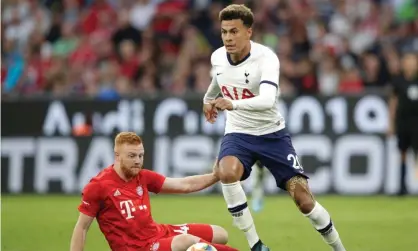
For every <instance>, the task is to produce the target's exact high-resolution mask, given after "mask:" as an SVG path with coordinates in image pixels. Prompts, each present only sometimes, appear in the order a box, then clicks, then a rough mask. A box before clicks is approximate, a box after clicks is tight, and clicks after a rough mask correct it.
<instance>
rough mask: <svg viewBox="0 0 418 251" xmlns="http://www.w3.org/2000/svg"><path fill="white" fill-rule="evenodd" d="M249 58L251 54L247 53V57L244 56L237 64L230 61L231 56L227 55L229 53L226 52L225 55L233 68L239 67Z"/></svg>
mask: <svg viewBox="0 0 418 251" xmlns="http://www.w3.org/2000/svg"><path fill="white" fill-rule="evenodd" d="M250 56H251V52H248V54H247V56H245V57H244V58H243V59H241V60H240V61H238V62H235V63H234V62H233V61H232V59H231V55H229V53H228V52H227V53H226V58H227V59H228V62H229V64H230V65H233V66H237V65H239V64H241V63H243V62H244V61H245V60H247V59H248V58H249V57H250Z"/></svg>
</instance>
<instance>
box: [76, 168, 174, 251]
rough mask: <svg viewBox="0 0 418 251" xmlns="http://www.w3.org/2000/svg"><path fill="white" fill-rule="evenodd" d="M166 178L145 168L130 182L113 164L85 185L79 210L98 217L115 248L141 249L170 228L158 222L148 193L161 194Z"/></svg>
mask: <svg viewBox="0 0 418 251" xmlns="http://www.w3.org/2000/svg"><path fill="white" fill-rule="evenodd" d="M164 181H165V177H164V176H163V175H160V174H158V173H155V172H152V171H149V170H145V169H144V170H141V172H139V175H138V176H137V177H136V178H134V179H132V180H131V181H129V182H126V181H124V180H122V179H121V178H120V177H119V175H118V174H117V173H116V171H115V170H114V169H113V165H112V166H109V167H107V168H105V169H103V170H102V171H101V172H100V173H99V174H98V175H97V176H96V177H94V178H93V179H91V180H90V182H89V183H88V184H87V185H86V186H85V187H84V189H83V193H82V202H81V204H80V206H79V207H78V210H79V211H80V212H81V213H83V214H86V215H88V216H91V217H96V219H97V222H98V223H99V227H100V230H101V231H102V232H103V234H104V235H105V237H106V240H107V241H108V243H109V245H110V247H111V249H112V250H114V251H115V250H123V251H128V250H136V251H137V250H140V249H141V248H143V247H145V246H146V245H147V244H150V243H152V242H154V241H155V240H157V239H159V238H161V237H163V236H164V235H166V233H167V231H168V230H167V229H166V227H165V226H164V225H161V224H158V223H156V222H154V220H153V218H152V216H151V204H150V198H149V194H148V192H153V193H159V192H160V190H161V187H162V185H163V183H164Z"/></svg>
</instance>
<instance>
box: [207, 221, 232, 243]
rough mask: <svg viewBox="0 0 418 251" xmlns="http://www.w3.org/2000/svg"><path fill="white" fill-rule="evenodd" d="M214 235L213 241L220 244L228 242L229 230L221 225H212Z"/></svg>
mask: <svg viewBox="0 0 418 251" xmlns="http://www.w3.org/2000/svg"><path fill="white" fill-rule="evenodd" d="M211 227H212V231H213V237H212V242H213V243H218V244H226V243H228V232H227V231H226V230H225V229H224V228H223V227H220V226H216V225H212V226H211Z"/></svg>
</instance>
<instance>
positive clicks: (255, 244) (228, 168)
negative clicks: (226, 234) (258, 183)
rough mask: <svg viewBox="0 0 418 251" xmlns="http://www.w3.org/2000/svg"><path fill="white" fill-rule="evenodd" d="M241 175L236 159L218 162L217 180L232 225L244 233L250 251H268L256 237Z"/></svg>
mask: <svg viewBox="0 0 418 251" xmlns="http://www.w3.org/2000/svg"><path fill="white" fill-rule="evenodd" d="M243 173H244V166H243V165H242V163H241V162H240V161H239V159H238V158H236V157H234V156H225V157H223V158H222V159H221V160H220V162H219V178H220V180H221V183H222V192H223V195H224V198H225V201H226V204H227V206H228V210H229V212H230V213H231V215H232V218H233V220H234V225H235V226H236V227H238V228H239V229H240V230H242V231H243V232H244V233H245V237H246V238H247V240H248V244H249V245H250V247H251V250H252V251H268V250H269V249H268V248H267V247H266V246H265V245H264V244H263V243H262V242H261V240H260V238H259V237H258V234H257V231H256V228H255V225H254V220H253V217H252V216H251V212H250V210H249V209H248V204H247V197H246V195H245V192H244V189H243V188H242V186H241V182H240V179H241V177H242V175H243Z"/></svg>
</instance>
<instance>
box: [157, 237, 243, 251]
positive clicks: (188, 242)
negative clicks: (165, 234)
mask: <svg viewBox="0 0 418 251" xmlns="http://www.w3.org/2000/svg"><path fill="white" fill-rule="evenodd" d="M199 242H204V243H208V244H210V245H212V246H214V247H215V248H216V250H219V251H238V249H235V248H232V247H228V246H226V245H222V244H215V243H210V242H208V241H205V240H203V239H201V238H199V237H197V236H194V235H191V234H181V235H177V236H174V237H172V240H171V249H170V251H186V250H187V249H188V248H189V247H190V246H192V245H193V244H196V243H199ZM163 245H164V244H163ZM161 251H168V250H166V249H164V250H163V249H161Z"/></svg>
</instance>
